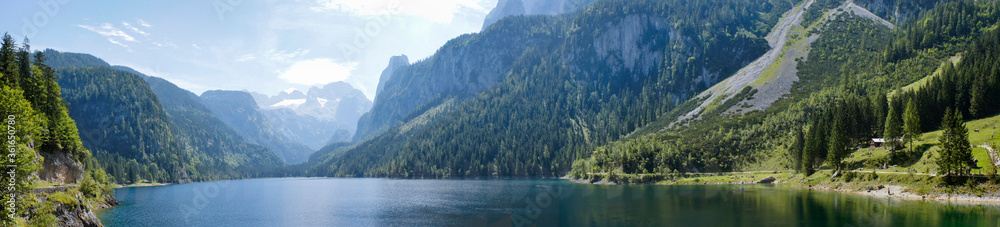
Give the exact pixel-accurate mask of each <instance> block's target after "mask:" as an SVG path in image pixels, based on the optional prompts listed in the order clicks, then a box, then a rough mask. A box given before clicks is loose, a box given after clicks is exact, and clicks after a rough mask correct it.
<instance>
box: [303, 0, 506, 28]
mask: <svg viewBox="0 0 1000 227" xmlns="http://www.w3.org/2000/svg"><path fill="white" fill-rule="evenodd" d="M489 3H490V1H487V0H406V1H403V0H366V1H357V0H316V5H315V6H313V7H312V8H311V9H312V10H313V11H318V12H323V11H329V10H336V11H341V12H347V13H351V14H353V15H356V16H369V17H370V16H383V15H390V14H401V15H408V16H417V17H423V18H425V19H427V20H430V21H433V22H440V23H450V22H451V20H452V18H453V17H454V16H455V14H457V13H459V11H460V10H472V11H479V12H486V11H488V9H489V8H490V7H492V6H490V5H489Z"/></svg>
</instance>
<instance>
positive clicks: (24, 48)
mask: <svg viewBox="0 0 1000 227" xmlns="http://www.w3.org/2000/svg"><path fill="white" fill-rule="evenodd" d="M2 42H3V43H2V47H0V115H2V116H3V124H4V125H5V127H4V129H5V130H4V132H5V134H6V135H7V136H5V137H4V138H6V140H5V142H4V144H6V146H5V147H6V148H5V149H4V155H3V157H4V158H3V161H2V162H3V166H4V168H5V169H4V173H5V174H4V175H3V182H4V185H5V186H4V188H5V190H4V193H2V195H0V198H2V200H3V201H4V209H2V211H0V214H2V215H0V225H2V226H15V225H16V226H27V225H28V224H30V225H32V226H55V225H58V224H59V223H66V222H67V221H73V222H75V223H81V224H94V225H96V224H99V221H97V220H96V215H94V212H93V209H97V208H100V207H106V206H108V205H109V204H113V203H115V202H114V201H115V200H114V197H113V196H114V195H113V193H112V191H111V190H112V185H111V183H110V182H109V179H108V178H107V177H106V175H105V173H104V171H103V170H102V169H100V168H96V167H95V166H94V163H95V162H94V159H93V158H92V157H91V153H90V151H88V150H87V149H86V148H85V146H84V145H83V143H82V142H81V141H80V134H79V133H78V131H77V126H76V124H75V123H74V120H73V119H71V118H70V114H68V113H67V108H66V105H65V102H64V101H63V99H62V98H60V93H61V92H62V91H61V89H60V84H59V83H58V82H57V78H58V77H57V73H56V71H55V70H53V69H52V68H51V67H49V66H48V65H46V64H45V62H46V55H45V54H43V53H42V52H32V51H31V48H30V46H29V45H28V41H27V40H25V41H24V42H23V43H21V45H20V46H19V45H18V44H17V43H16V42H15V41H14V39H13V38H12V37H11V36H10V35H7V34H6V33H5V34H4V36H3V40H2ZM37 185H68V187H66V188H67V189H64V190H56V191H53V192H48V193H46V192H39V191H35V189H36V186H37ZM57 211H58V212H57Z"/></svg>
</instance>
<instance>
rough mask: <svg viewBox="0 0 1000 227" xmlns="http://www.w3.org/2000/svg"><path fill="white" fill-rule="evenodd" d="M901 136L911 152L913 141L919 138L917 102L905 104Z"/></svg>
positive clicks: (911, 100)
mask: <svg viewBox="0 0 1000 227" xmlns="http://www.w3.org/2000/svg"><path fill="white" fill-rule="evenodd" d="M903 134H904V135H906V136H905V137H904V139H905V142H906V143H908V144H909V146H910V150H911V151H912V150H913V140H915V139H916V138H917V137H919V136H920V112H919V111H918V110H917V102H916V101H915V100H914V99H910V101H909V102H908V103H906V111H905V112H904V113H903Z"/></svg>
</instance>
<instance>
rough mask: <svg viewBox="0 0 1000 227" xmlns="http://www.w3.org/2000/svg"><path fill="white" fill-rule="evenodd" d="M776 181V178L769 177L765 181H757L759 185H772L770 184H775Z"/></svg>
mask: <svg viewBox="0 0 1000 227" xmlns="http://www.w3.org/2000/svg"><path fill="white" fill-rule="evenodd" d="M774 180H775V179H774V177H772V176H768V177H765V178H764V179H760V180H759V181H757V183H758V184H770V183H774Z"/></svg>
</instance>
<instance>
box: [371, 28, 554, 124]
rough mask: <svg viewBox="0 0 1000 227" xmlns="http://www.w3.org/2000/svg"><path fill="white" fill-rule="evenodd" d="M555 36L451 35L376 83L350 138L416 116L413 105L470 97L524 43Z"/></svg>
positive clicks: (501, 71) (496, 76) (501, 72)
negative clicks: (371, 99)
mask: <svg viewBox="0 0 1000 227" xmlns="http://www.w3.org/2000/svg"><path fill="white" fill-rule="evenodd" d="M515 22H516V21H515ZM520 23H523V22H520ZM554 35H555V34H546V35H538V34H531V31H530V30H503V31H494V30H489V31H484V32H482V33H479V34H468V35H463V36H460V37H458V38H455V39H452V40H451V41H449V42H448V43H446V44H445V45H444V46H443V47H441V48H440V49H438V52H437V53H435V54H434V56H431V57H430V58H428V59H426V60H422V61H419V62H416V63H413V64H412V65H408V66H403V67H399V68H398V69H397V70H394V72H393V73H392V76H390V77H389V79H388V80H386V81H384V82H382V81H380V82H379V83H383V84H384V88H383V89H382V92H378V93H377V94H376V96H375V102H374V104H373V106H372V109H371V111H369V112H368V113H366V114H365V115H363V116H362V117H361V119H359V120H358V127H357V132H356V133H355V135H354V140H355V141H358V140H361V139H363V138H365V137H367V136H369V135H373V134H380V132H382V131H384V130H387V129H388V128H389V127H392V126H394V125H397V124H399V123H400V122H403V121H404V120H407V119H404V117H407V116H409V117H411V118H412V117H415V116H418V115H420V113H412V112H414V110H428V109H431V108H433V107H434V106H435V104H440V103H441V102H443V101H444V100H447V99H448V98H451V97H471V96H473V95H476V94H478V93H479V92H481V91H483V90H485V89H487V88H490V87H493V85H495V84H496V83H498V82H499V81H501V80H502V79H503V78H505V76H506V75H507V72H508V71H509V70H510V67H511V65H512V64H513V63H514V61H516V60H517V58H518V57H520V56H521V55H522V53H524V51H525V50H526V49H527V48H528V47H529V46H536V45H537V46H547V43H552V42H556V41H557V38H558V37H556V36H554ZM486 37H488V38H486ZM542 43H546V44H542ZM539 44H541V45H539Z"/></svg>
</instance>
